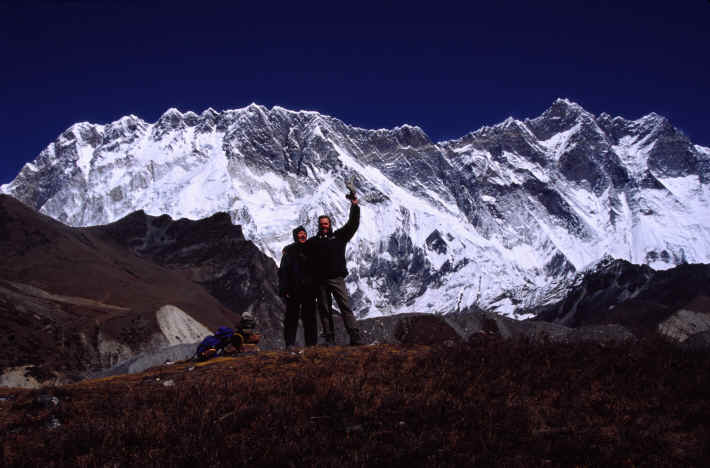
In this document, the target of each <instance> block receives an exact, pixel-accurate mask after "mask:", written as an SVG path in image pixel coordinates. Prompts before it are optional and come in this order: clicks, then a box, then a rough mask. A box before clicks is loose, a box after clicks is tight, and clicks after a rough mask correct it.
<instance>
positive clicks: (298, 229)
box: [293, 226, 306, 241]
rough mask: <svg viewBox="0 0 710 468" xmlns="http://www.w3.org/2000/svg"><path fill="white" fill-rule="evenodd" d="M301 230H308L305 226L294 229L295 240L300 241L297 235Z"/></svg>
mask: <svg viewBox="0 0 710 468" xmlns="http://www.w3.org/2000/svg"><path fill="white" fill-rule="evenodd" d="M301 231H303V232H306V228H304V227H303V226H298V227H297V228H296V229H294V230H293V240H294V241H298V239H297V238H296V235H297V234H298V233H299V232H301Z"/></svg>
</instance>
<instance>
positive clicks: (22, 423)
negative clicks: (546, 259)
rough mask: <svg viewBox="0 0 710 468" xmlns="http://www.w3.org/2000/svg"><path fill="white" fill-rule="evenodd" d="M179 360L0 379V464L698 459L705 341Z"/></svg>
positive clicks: (487, 342) (704, 462) (704, 436)
mask: <svg viewBox="0 0 710 468" xmlns="http://www.w3.org/2000/svg"><path fill="white" fill-rule="evenodd" d="M193 366H194V364H191V363H179V364H175V365H171V366H162V367H160V368H155V369H152V370H150V371H148V372H146V373H143V374H139V375H132V376H121V377H114V378H111V379H106V380H99V381H91V382H83V383H80V384H74V385H69V386H65V387H59V388H45V389H42V390H35V391H21V390H7V389H4V390H2V391H0V397H1V398H2V400H0V440H2V448H3V459H4V463H5V465H7V466H48V467H49V466H143V465H149V466H210V467H213V466H243V465H250V466H337V467H339V468H343V467H348V466H397V465H401V464H405V463H406V464H408V465H411V466H428V467H429V466H472V465H479V466H679V467H680V466H683V467H687V466H708V463H710V426H709V424H710V366H709V364H708V359H707V354H693V353H684V352H681V351H679V350H676V349H673V348H670V347H668V346H665V345H663V344H661V343H640V344H633V345H628V344H627V345H623V346H617V347H602V346H600V345H597V344H584V345H580V344H577V345H559V344H557V345H552V344H532V343H525V342H510V341H502V340H500V339H498V338H495V337H488V336H476V337H474V338H473V340H472V341H470V342H469V343H466V344H461V345H454V346H449V347H446V346H441V347H423V346H412V347H398V346H389V345H380V346H371V347H362V348H341V347H334V348H318V349H313V350H307V351H306V352H305V353H304V354H303V355H292V354H287V353H279V352H269V353H261V354H256V355H249V356H241V357H237V358H220V359H216V360H214V361H208V362H207V363H204V364H202V365H198V366H197V367H195V368H194V369H192V370H190V368H191V367H193ZM158 379H159V380H158ZM166 381H172V382H173V383H174V385H171V386H165V385H164V384H165V382H166ZM52 397H56V400H54V401H52V399H51V398H52Z"/></svg>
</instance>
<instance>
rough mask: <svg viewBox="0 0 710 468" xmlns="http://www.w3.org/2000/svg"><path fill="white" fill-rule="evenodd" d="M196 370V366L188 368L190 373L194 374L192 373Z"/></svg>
mask: <svg viewBox="0 0 710 468" xmlns="http://www.w3.org/2000/svg"><path fill="white" fill-rule="evenodd" d="M194 370H195V366H192V367H188V369H187V371H188V372H192V371H194Z"/></svg>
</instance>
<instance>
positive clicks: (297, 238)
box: [293, 226, 308, 244]
mask: <svg viewBox="0 0 710 468" xmlns="http://www.w3.org/2000/svg"><path fill="white" fill-rule="evenodd" d="M293 240H294V242H297V243H299V244H303V243H304V242H306V240H308V234H307V233H306V229H305V228H304V227H303V226H298V227H297V228H296V229H294V230H293Z"/></svg>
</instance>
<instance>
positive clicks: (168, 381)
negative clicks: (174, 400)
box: [163, 380, 175, 387]
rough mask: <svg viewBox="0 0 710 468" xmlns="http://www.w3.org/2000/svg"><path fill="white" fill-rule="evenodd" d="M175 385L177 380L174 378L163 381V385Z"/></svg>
mask: <svg viewBox="0 0 710 468" xmlns="http://www.w3.org/2000/svg"><path fill="white" fill-rule="evenodd" d="M174 386H175V381H173V380H166V381H165V382H163V387H174Z"/></svg>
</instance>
